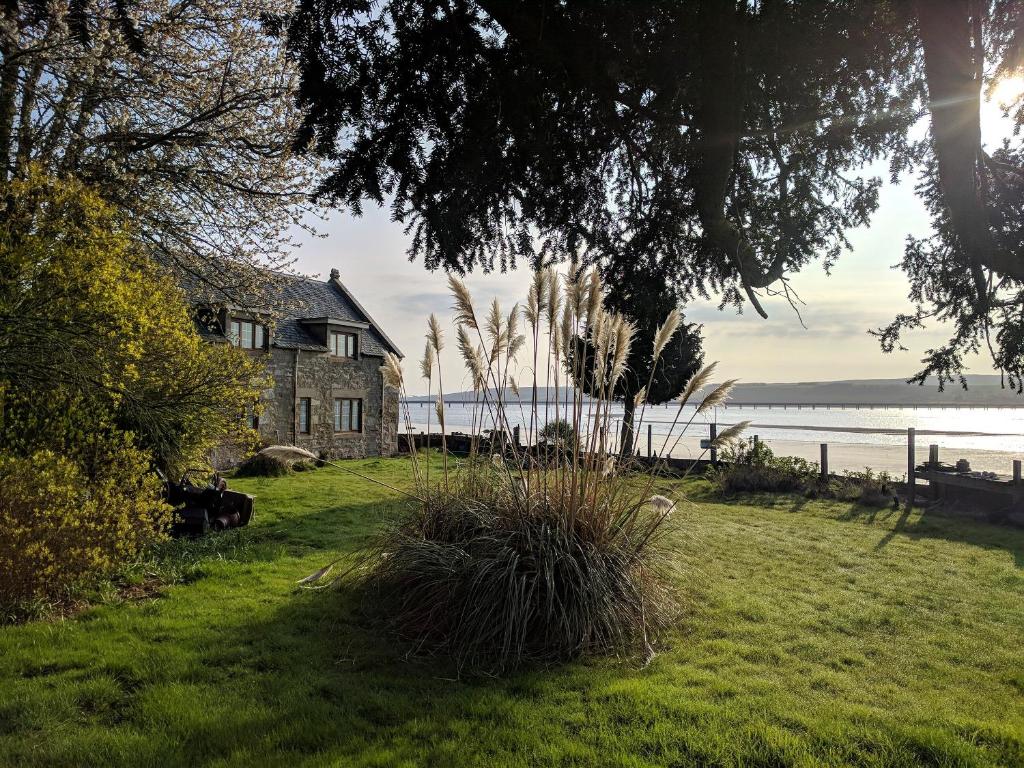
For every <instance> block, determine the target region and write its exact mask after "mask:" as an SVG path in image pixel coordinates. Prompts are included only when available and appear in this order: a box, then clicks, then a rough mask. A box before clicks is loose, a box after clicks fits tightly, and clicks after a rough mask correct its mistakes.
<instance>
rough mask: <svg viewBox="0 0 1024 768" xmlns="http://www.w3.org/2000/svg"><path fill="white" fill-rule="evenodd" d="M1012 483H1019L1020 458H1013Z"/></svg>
mask: <svg viewBox="0 0 1024 768" xmlns="http://www.w3.org/2000/svg"><path fill="white" fill-rule="evenodd" d="M1013 484H1014V485H1020V459H1014V460H1013Z"/></svg>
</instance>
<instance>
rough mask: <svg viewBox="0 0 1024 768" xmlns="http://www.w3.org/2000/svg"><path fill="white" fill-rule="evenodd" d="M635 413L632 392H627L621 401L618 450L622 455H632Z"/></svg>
mask: <svg viewBox="0 0 1024 768" xmlns="http://www.w3.org/2000/svg"><path fill="white" fill-rule="evenodd" d="M635 413H636V401H635V400H634V399H633V393H628V394H627V395H626V399H625V400H624V401H623V403H622V437H621V444H620V446H619V450H620V453H621V455H623V456H632V455H633V416H634V414H635Z"/></svg>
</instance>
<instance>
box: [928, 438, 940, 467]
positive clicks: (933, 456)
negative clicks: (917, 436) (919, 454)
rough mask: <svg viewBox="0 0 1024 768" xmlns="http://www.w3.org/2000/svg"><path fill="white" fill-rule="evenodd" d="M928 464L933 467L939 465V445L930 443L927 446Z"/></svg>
mask: <svg viewBox="0 0 1024 768" xmlns="http://www.w3.org/2000/svg"><path fill="white" fill-rule="evenodd" d="M928 466H929V467H930V468H931V469H935V468H936V467H938V466H939V446H938V445H935V444H932V445H929V446H928Z"/></svg>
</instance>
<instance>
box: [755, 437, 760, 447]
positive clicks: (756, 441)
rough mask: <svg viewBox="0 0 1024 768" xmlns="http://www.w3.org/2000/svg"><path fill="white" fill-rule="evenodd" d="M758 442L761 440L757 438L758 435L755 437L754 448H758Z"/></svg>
mask: <svg viewBox="0 0 1024 768" xmlns="http://www.w3.org/2000/svg"><path fill="white" fill-rule="evenodd" d="M758 442H759V440H758V437H757V435H754V447H755V448H757V443H758Z"/></svg>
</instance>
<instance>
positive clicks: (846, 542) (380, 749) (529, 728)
mask: <svg viewBox="0 0 1024 768" xmlns="http://www.w3.org/2000/svg"><path fill="white" fill-rule="evenodd" d="M352 466H353V467H354V468H358V469H360V470H361V471H363V472H366V473H368V474H374V475H376V476H378V477H381V478H382V479H386V480H388V481H390V482H394V483H397V482H402V478H404V476H405V468H406V465H405V464H404V463H403V462H401V461H400V460H379V461H361V462H355V463H353V464H352ZM233 485H234V486H235V487H237V488H239V489H241V490H246V491H249V492H251V493H255V494H256V495H257V497H258V498H257V517H256V520H255V521H254V523H253V525H252V526H250V527H249V528H248V529H245V530H242V531H240V532H233V533H229V534H226V535H225V536H223V537H220V538H219V539H218V540H216V541H214V542H207V543H204V544H203V546H201V547H199V550H200V552H199V558H200V559H199V560H198V562H197V563H194V564H193V565H192V566H190V567H189V568H187V569H185V571H184V572H185V573H186V574H187V577H188V578H187V580H186V582H185V583H181V584H178V585H176V586H173V587H170V588H167V589H165V590H163V591H162V592H161V594H160V595H159V596H157V597H155V598H150V599H142V600H135V601H131V602H121V603H110V604H104V605H99V606H97V607H95V608H92V609H90V610H88V611H86V612H84V613H82V614H79V615H78V616H76V617H74V618H72V619H68V620H65V621H59V622H34V623H31V624H27V625H23V626H15V627H6V628H0V764H3V765H5V766H6V765H16V766H22V765H26V766H32V765H97V766H111V765H124V766H146V765H159V766H176V765H181V766H196V765H223V766H253V765H284V766H289V767H290V768H297V767H298V766H307V765H310V766H313V765H339V766H369V765H374V766H406V765H408V766H412V765H429V766H456V765H488V766H490V765H493V766H520V765H521V766H534V765H560V766H561V765H579V766H591V765H615V766H618V765H624V766H655V765H672V766H684V765H694V766H705V765H736V766H753V765H758V766H760V765H765V766H767V765H773V766H775V765H805V766H816V765H906V766H918V765H957V766H960V765H964V766H967V765H1024V532H1022V531H1020V530H1014V529H1009V528H999V527H993V526H988V525H984V524H980V523H973V522H964V521H958V520H954V519H951V518H944V517H940V516H934V515H932V516H925V517H924V518H922V517H921V516H920V515H919V514H913V515H909V516H908V515H904V514H901V513H899V512H889V511H877V512H876V511H872V510H867V509H862V508H857V507H850V506H849V505H847V504H836V503H826V502H812V501H805V500H803V499H799V498H792V497H778V498H774V499H773V498H750V497H748V498H745V499H741V500H737V501H735V502H729V503H721V502H715V501H713V500H710V499H704V498H701V492H702V491H701V486H700V484H699V483H697V484H693V485H691V486H690V488H689V489H688V491H689V494H690V496H691V498H692V499H694V500H695V501H696V503H694V504H692V505H688V506H684V507H682V508H681V509H680V510H678V511H677V513H676V519H677V522H678V524H679V525H678V528H679V532H678V533H677V534H673V538H672V540H671V544H672V546H673V548H674V550H675V551H676V553H677V556H678V564H679V570H678V588H679V591H680V594H681V596H682V598H683V601H684V604H685V606H686V612H685V614H684V616H683V617H682V618H681V620H680V623H679V626H678V630H677V631H676V632H675V633H674V634H673V635H672V636H671V637H670V638H669V641H670V642H669V644H668V646H667V647H666V648H664V649H662V652H661V653H660V654H659V655H658V656H657V657H655V659H654V660H653V661H652V662H651V664H650V665H649V666H647V667H646V668H640V667H639V666H638V664H637V663H635V662H633V661H619V660H614V659H608V660H593V661H588V662H583V663H577V664H573V665H569V666H565V667H559V668H553V669H535V670H532V671H529V672H525V673H521V674H519V675H516V676H514V677H511V678H508V679H487V678H473V679H461V680H460V679H454V673H453V670H452V669H451V668H450V667H449V666H448V665H447V664H446V663H444V662H443V661H440V660H436V659H434V660H431V659H427V660H423V659H413V660H410V659H407V658H406V656H405V650H406V649H404V648H401V647H396V646H395V645H393V644H392V643H390V642H388V641H387V639H386V638H382V637H380V636H378V635H377V634H376V633H375V631H374V628H373V625H372V623H371V622H369V620H368V619H367V618H366V616H365V614H364V613H363V611H362V610H361V609H360V606H359V604H358V603H357V602H356V600H355V599H354V598H353V597H351V596H350V595H348V594H347V593H346V592H345V590H344V588H342V589H338V588H335V589H332V590H330V591H326V592H308V591H296V589H295V581H296V580H297V579H299V578H301V577H303V576H305V575H307V574H309V573H311V572H312V571H314V570H316V569H317V568H319V567H320V566H321V565H323V564H324V563H326V562H327V561H328V560H330V559H333V558H334V557H335V556H336V554H337V553H344V552H350V551H355V550H357V549H358V548H359V547H360V546H361V544H362V543H363V542H364V541H365V540H366V539H367V537H369V536H371V535H372V534H373V532H374V530H375V529H376V528H377V527H378V526H379V525H380V524H381V521H382V520H385V519H387V518H388V517H390V516H393V515H394V514H395V513H396V511H397V510H398V508H399V505H400V503H401V502H399V501H398V500H397V499H396V497H395V495H393V494H391V493H390V492H388V491H384V490H383V489H380V488H378V487H377V486H374V485H372V484H370V483H367V482H365V481H362V480H358V479H356V478H353V477H351V476H349V475H346V474H343V473H342V472H340V471H338V470H335V469H331V468H325V469H321V470H317V471H315V472H306V473H301V474H299V473H297V474H295V475H294V476H291V477H287V478H281V479H274V480H246V481H241V480H239V481H236V482H235V483H234V484H233ZM670 493H671V491H670ZM676 495H677V496H678V493H677V494H676ZM190 551H194V550H190Z"/></svg>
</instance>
